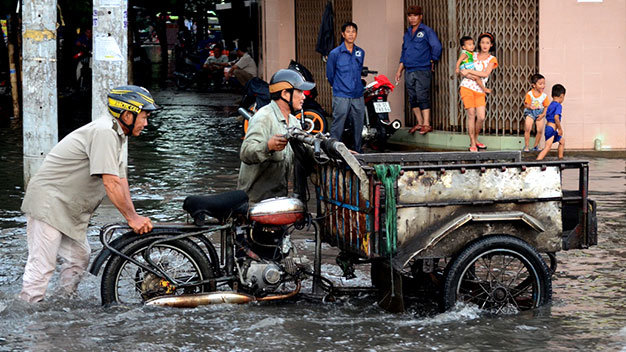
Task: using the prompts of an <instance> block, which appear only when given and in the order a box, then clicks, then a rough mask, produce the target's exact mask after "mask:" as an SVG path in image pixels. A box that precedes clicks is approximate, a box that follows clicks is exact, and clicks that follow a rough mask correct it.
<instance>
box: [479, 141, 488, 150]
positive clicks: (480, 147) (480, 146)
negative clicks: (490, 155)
mask: <svg viewBox="0 0 626 352" xmlns="http://www.w3.org/2000/svg"><path fill="white" fill-rule="evenodd" d="M476 147H478V149H487V146H486V145H484V144H482V143H478V142H477V143H476Z"/></svg>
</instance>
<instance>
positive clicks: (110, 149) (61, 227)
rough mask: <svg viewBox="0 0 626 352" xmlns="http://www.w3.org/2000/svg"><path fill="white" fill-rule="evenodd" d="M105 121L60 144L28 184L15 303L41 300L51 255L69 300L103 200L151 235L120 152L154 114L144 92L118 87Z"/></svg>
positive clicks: (51, 267) (85, 260) (86, 260)
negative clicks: (24, 242) (23, 254)
mask: <svg viewBox="0 0 626 352" xmlns="http://www.w3.org/2000/svg"><path fill="white" fill-rule="evenodd" d="M107 97H108V111H109V114H106V116H101V117H100V118H98V119H96V120H94V121H93V122H91V123H89V124H87V125H85V126H83V127H81V128H79V129H77V130H75V131H74V132H72V133H70V134H69V135H67V136H66V137H65V138H63V139H62V140H61V141H60V142H59V143H58V144H57V145H56V146H55V147H54V148H52V150H50V152H49V153H48V155H47V156H46V158H45V159H44V162H43V164H42V165H41V167H40V169H39V171H37V173H36V175H35V176H34V177H33V178H32V179H31V180H30V182H29V183H28V188H27V190H26V194H25V196H24V201H23V203H22V208H21V209H22V211H23V212H24V213H25V214H26V219H27V225H26V235H27V241H28V260H27V262H26V267H25V269H24V277H23V285H22V291H21V292H20V294H19V296H18V297H19V298H20V299H22V300H24V301H27V302H38V301H41V300H43V298H44V296H45V293H46V289H47V287H48V282H49V280H50V277H51V276H52V274H53V273H54V268H55V266H56V259H57V255H58V256H60V257H61V258H63V260H64V264H63V266H62V267H61V273H60V280H59V281H60V282H59V284H60V292H61V294H62V295H68V296H69V295H72V294H73V293H74V292H75V290H76V288H77V286H78V283H79V282H80V278H81V276H82V274H83V272H84V270H85V269H86V268H87V264H88V263H89V254H90V247H89V241H88V240H87V235H86V232H87V227H88V225H89V220H90V218H91V216H92V215H93V213H94V212H95V210H96V209H97V208H98V205H100V203H101V202H102V200H103V199H104V197H105V195H106V196H108V198H109V199H110V200H111V202H112V203H113V205H114V206H115V207H116V208H117V209H118V210H119V211H120V213H121V214H122V215H123V216H124V218H125V219H126V221H127V222H128V225H129V226H130V227H131V228H132V230H133V231H135V232H136V233H138V234H144V233H147V232H150V231H151V230H152V222H151V221H150V219H149V218H147V217H144V216H140V215H139V214H137V212H136V211H135V207H134V206H133V202H132V200H131V196H130V191H129V186H128V180H127V175H126V160H125V158H124V154H125V151H124V145H125V144H126V143H127V139H128V136H131V135H132V136H134V137H137V136H139V135H140V134H141V131H142V130H143V128H144V127H145V126H147V125H148V116H149V115H150V113H151V112H152V111H155V110H157V109H158V108H159V107H158V106H157V105H156V104H155V103H154V99H153V98H152V96H151V95H150V92H148V91H147V90H146V89H145V88H142V87H138V86H132V85H129V86H121V87H117V88H114V89H112V90H111V91H110V92H109V93H108V96H107Z"/></svg>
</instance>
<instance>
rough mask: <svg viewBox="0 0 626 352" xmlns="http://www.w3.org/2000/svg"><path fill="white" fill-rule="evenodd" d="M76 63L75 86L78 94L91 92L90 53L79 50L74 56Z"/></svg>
mask: <svg viewBox="0 0 626 352" xmlns="http://www.w3.org/2000/svg"><path fill="white" fill-rule="evenodd" d="M73 59H74V60H75V61H76V85H77V88H78V90H79V92H80V93H82V94H87V93H90V92H91V52H89V51H87V50H80V51H78V52H77V53H76V54H75V55H74V56H73Z"/></svg>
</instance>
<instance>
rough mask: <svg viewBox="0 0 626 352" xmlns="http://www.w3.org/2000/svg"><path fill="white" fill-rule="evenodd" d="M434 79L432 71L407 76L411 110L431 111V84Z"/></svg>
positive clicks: (414, 72)
mask: <svg viewBox="0 0 626 352" xmlns="http://www.w3.org/2000/svg"><path fill="white" fill-rule="evenodd" d="M432 78H433V73H432V71H431V70H426V71H413V72H407V73H406V74H405V77H404V79H405V82H406V91H407V94H408V95H409V104H410V105H411V109H413V108H420V110H426V109H430V82H431V81H432Z"/></svg>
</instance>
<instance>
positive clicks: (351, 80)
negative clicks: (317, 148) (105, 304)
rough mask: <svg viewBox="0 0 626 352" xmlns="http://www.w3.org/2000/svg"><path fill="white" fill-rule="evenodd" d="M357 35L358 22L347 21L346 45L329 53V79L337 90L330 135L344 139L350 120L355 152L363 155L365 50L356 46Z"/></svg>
mask: <svg viewBox="0 0 626 352" xmlns="http://www.w3.org/2000/svg"><path fill="white" fill-rule="evenodd" d="M356 35H357V26H356V24H355V23H353V22H346V23H344V24H343V25H342V26H341V36H342V37H343V43H341V45H339V46H338V47H336V48H335V49H333V50H332V51H331V52H330V54H328V61H327V62H326V78H328V82H329V83H330V85H331V86H332V87H333V124H332V125H331V126H330V135H331V137H332V138H336V139H338V140H341V135H342V134H343V128H344V124H345V123H346V118H350V119H351V120H352V128H353V131H354V133H353V134H354V150H355V151H356V152H359V153H360V152H361V133H362V131H363V119H364V117H365V103H364V102H363V84H361V70H362V69H363V60H364V59H365V51H363V49H361V48H359V47H358V46H356V45H355V44H354V42H355V41H356Z"/></svg>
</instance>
